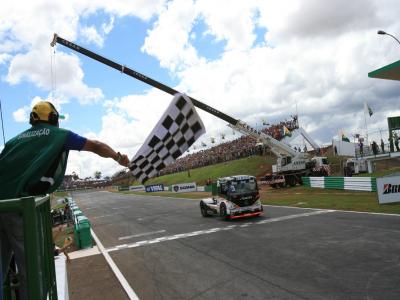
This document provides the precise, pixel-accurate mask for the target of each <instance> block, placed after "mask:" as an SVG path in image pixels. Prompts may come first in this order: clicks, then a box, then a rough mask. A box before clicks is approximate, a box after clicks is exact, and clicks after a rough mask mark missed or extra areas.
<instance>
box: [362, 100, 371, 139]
mask: <svg viewBox="0 0 400 300" xmlns="http://www.w3.org/2000/svg"><path fill="white" fill-rule="evenodd" d="M367 114H368V115H369V116H370V117H371V116H372V114H373V111H372V109H371V107H369V106H368V104H367V102H366V101H364V123H365V138H366V141H367V144H366V145H367V146H368V145H369V141H368V126H367Z"/></svg>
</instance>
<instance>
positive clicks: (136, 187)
mask: <svg viewBox="0 0 400 300" xmlns="http://www.w3.org/2000/svg"><path fill="white" fill-rule="evenodd" d="M129 190H130V191H131V192H142V191H144V190H145V188H144V185H131V186H129Z"/></svg>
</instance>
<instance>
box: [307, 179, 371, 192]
mask: <svg viewBox="0 0 400 300" xmlns="http://www.w3.org/2000/svg"><path fill="white" fill-rule="evenodd" d="M301 179H302V180H303V185H304V186H308V187H313V188H322V189H337V190H352V191H367V192H376V178H375V177H302V178H301Z"/></svg>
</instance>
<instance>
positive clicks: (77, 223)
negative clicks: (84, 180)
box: [68, 197, 93, 249]
mask: <svg viewBox="0 0 400 300" xmlns="http://www.w3.org/2000/svg"><path fill="white" fill-rule="evenodd" d="M68 204H69V207H70V209H71V213H72V219H73V220H74V240H75V245H76V247H77V248H78V249H85V248H91V247H92V246H93V239H92V235H91V233H90V221H89V219H88V218H87V217H85V216H84V215H83V212H82V211H81V210H80V208H79V207H78V205H77V204H76V203H75V201H74V200H73V199H72V198H71V197H69V198H68Z"/></svg>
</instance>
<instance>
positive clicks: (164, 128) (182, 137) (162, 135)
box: [129, 93, 205, 183]
mask: <svg viewBox="0 0 400 300" xmlns="http://www.w3.org/2000/svg"><path fill="white" fill-rule="evenodd" d="M203 133H205V128H204V124H203V122H202V121H201V119H200V117H199V115H198V114H197V112H196V110H195V108H194V106H193V103H192V101H191V100H190V98H189V97H188V96H186V95H183V94H179V93H178V94H176V95H175V96H174V99H173V100H172V102H171V104H170V105H169V107H168V109H167V110H166V112H165V113H164V114H163V116H162V117H161V119H160V121H158V123H157V125H156V127H155V128H154V129H153V130H152V132H151V133H150V135H149V136H148V137H147V139H146V141H145V143H144V144H143V145H142V147H140V149H139V151H138V152H137V153H136V155H135V156H134V157H133V158H132V160H131V163H130V166H129V169H130V170H131V171H132V174H133V176H135V178H136V179H137V180H139V181H140V182H142V183H144V182H145V181H146V180H147V179H149V178H151V177H153V176H155V175H157V173H158V172H159V171H160V170H162V169H163V168H165V167H166V166H167V165H169V164H171V163H172V162H174V161H175V160H176V159H177V158H178V157H179V156H181V155H182V154H183V153H184V152H185V151H186V150H187V149H188V148H189V147H190V146H191V145H192V144H193V143H194V142H195V141H196V140H197V139H198V138H199V137H200V136H201V135H202V134H203Z"/></svg>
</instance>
